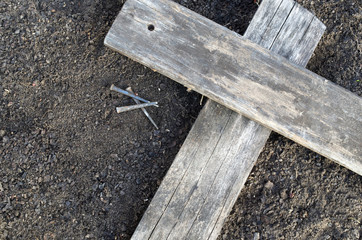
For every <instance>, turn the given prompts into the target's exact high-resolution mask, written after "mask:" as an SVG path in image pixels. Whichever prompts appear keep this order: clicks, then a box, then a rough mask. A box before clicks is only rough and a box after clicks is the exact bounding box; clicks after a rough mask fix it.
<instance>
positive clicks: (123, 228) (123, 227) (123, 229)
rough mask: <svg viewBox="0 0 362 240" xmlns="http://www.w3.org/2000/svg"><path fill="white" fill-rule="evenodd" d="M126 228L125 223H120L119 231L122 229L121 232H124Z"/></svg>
mask: <svg viewBox="0 0 362 240" xmlns="http://www.w3.org/2000/svg"><path fill="white" fill-rule="evenodd" d="M126 230H127V227H126V225H125V224H122V225H121V231H122V232H125V231H126Z"/></svg>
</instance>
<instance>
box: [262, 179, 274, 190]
mask: <svg viewBox="0 0 362 240" xmlns="http://www.w3.org/2000/svg"><path fill="white" fill-rule="evenodd" d="M264 187H265V188H266V189H272V188H273V187H274V183H272V182H271V181H268V182H267V183H266V184H265V185H264Z"/></svg>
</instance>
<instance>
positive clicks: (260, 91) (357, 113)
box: [105, 0, 362, 174]
mask: <svg viewBox="0 0 362 240" xmlns="http://www.w3.org/2000/svg"><path fill="white" fill-rule="evenodd" d="M105 44H106V45H107V46H109V47H111V48H113V49H115V50H116V51H119V52H120V53H122V54H124V55H126V56H128V57H130V58H132V59H134V60H136V61H138V62H140V63H142V64H144V65H146V66H148V67H150V68H152V69H154V70H157V71H159V72H160V73H162V74H164V75H166V76H168V77H170V78H171V79H173V80H175V81H177V82H179V83H181V84H183V85H185V86H187V87H189V88H191V89H194V90H195V91H197V92H200V93H201V94H203V95H205V96H207V97H209V98H210V99H212V100H214V101H216V102H218V103H220V104H222V105H225V106H227V107H228V108H230V109H232V110H234V111H237V112H238V113H241V114H243V115H244V116H246V117H248V118H250V119H252V120H255V121H257V122H259V123H260V124H262V125H264V126H266V127H268V128H270V129H272V130H274V131H276V132H278V133H280V134H282V135H284V136H285V137H288V138H290V139H292V140H294V141H296V142H298V143H300V144H301V145H303V146H305V147H308V148H310V149H312V150H314V151H316V152H318V153H320V154H322V155H323V156H326V157H327V158H330V159H331V160H334V161H336V162H337V163H339V164H341V165H343V166H346V167H347V168H349V169H351V170H352V171H355V172H356V173H358V174H362V134H361V132H362V129H361V128H362V99H361V98H360V97H358V96H356V95H354V94H353V93H351V92H349V91H347V90H345V89H343V88H341V87H339V86H337V85H335V84H334V83H332V82H330V81H328V80H327V79H325V78H323V77H320V76H318V75H316V74H314V73H312V72H310V71H308V70H306V69H304V68H302V67H300V66H298V65H296V64H293V63H291V62H289V61H288V60H287V59H285V58H284V57H281V56H279V55H276V54H274V53H272V52H271V51H269V50H266V49H265V48H262V47H260V46H259V45H257V44H255V43H253V42H251V41H249V40H248V39H246V38H244V37H242V36H240V35H238V34H236V33H234V32H232V31H230V30H228V29H227V28H225V27H222V26H220V25H218V24H216V23H214V22H212V21H210V20H208V19H206V18H204V17H202V16H200V15H198V14H196V13H194V12H192V11H190V10H188V9H187V8H184V7H182V6H181V5H179V4H176V3H174V2H172V1H169V0H128V1H127V2H126V3H125V4H124V6H123V9H122V11H121V12H120V14H119V15H118V17H117V19H116V20H115V22H114V24H113V26H112V28H111V29H110V31H109V33H108V35H107V37H106V39H105Z"/></svg>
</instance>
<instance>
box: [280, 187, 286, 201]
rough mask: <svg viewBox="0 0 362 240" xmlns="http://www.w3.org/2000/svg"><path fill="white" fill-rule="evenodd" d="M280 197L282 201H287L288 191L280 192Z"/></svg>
mask: <svg viewBox="0 0 362 240" xmlns="http://www.w3.org/2000/svg"><path fill="white" fill-rule="evenodd" d="M280 197H281V198H282V199H286V198H287V197H288V194H287V190H286V189H283V190H282V191H281V192H280Z"/></svg>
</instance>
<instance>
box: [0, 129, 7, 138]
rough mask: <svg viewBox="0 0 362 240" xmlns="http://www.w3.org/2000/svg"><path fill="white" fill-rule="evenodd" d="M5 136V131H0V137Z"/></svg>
mask: <svg viewBox="0 0 362 240" xmlns="http://www.w3.org/2000/svg"><path fill="white" fill-rule="evenodd" d="M5 134H6V131H5V130H3V129H2V130H0V137H4V136H5Z"/></svg>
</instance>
